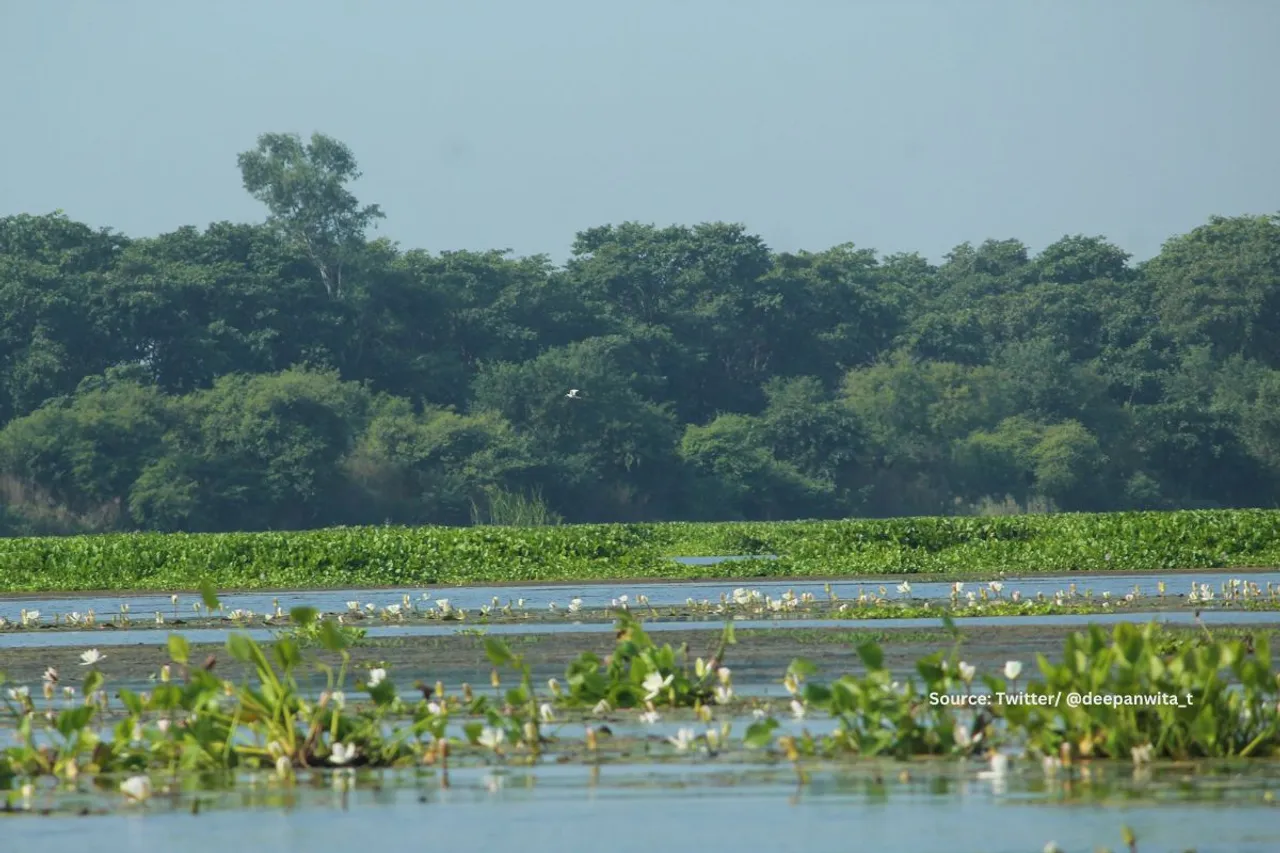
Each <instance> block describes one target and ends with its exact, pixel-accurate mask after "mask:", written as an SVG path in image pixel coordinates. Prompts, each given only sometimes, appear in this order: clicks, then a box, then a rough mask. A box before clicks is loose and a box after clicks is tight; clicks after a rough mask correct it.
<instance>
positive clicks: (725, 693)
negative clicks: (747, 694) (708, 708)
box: [716, 684, 733, 705]
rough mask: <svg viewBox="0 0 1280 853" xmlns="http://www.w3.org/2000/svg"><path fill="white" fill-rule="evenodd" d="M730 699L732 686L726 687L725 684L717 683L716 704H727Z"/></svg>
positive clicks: (731, 697)
mask: <svg viewBox="0 0 1280 853" xmlns="http://www.w3.org/2000/svg"><path fill="white" fill-rule="evenodd" d="M731 699H733V688H732V687H726V686H725V685H723V684H721V685H719V686H718V687H716V702H717V704H720V705H728V704H729V701H730V700H731Z"/></svg>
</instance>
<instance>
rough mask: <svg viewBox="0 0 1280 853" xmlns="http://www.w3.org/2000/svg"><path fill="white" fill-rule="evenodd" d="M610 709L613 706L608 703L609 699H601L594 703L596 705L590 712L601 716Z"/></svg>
mask: <svg viewBox="0 0 1280 853" xmlns="http://www.w3.org/2000/svg"><path fill="white" fill-rule="evenodd" d="M612 710H613V708H612V706H610V705H609V700H608V699H601V700H600V701H599V702H597V703H596V706H595V707H594V708H592V709H591V713H593V714H595V715H596V716H597V717H603V716H604V715H605V714H607V713H609V712H610V711H612Z"/></svg>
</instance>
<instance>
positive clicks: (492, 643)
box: [484, 637, 514, 666]
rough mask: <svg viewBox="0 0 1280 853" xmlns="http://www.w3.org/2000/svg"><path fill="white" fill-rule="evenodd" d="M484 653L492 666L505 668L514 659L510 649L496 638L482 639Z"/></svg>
mask: <svg viewBox="0 0 1280 853" xmlns="http://www.w3.org/2000/svg"><path fill="white" fill-rule="evenodd" d="M484 653H485V654H486V655H488V656H489V661H490V663H492V664H493V665H494V666H505V665H506V664H509V663H511V662H512V660H513V659H514V658H513V657H512V654H511V649H510V648H508V647H507V644H506V643H504V642H502V640H499V639H498V638H497V637H485V638H484Z"/></svg>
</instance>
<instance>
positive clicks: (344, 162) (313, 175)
mask: <svg viewBox="0 0 1280 853" xmlns="http://www.w3.org/2000/svg"><path fill="white" fill-rule="evenodd" d="M239 164H240V174H241V176H242V177H243V179H244V188H245V189H246V190H248V191H249V193H250V194H251V195H252V196H253V197H254V198H256V199H257V200H258V201H260V202H262V203H263V204H265V205H266V206H267V210H268V211H270V214H269V216H268V219H267V221H268V222H270V223H271V224H272V225H274V226H275V227H277V228H279V229H280V230H281V232H282V233H284V234H285V235H287V236H288V237H289V238H290V239H291V240H294V241H296V242H297V244H298V245H299V246H300V247H301V248H302V249H303V250H304V251H305V252H306V254H307V257H309V258H310V259H311V261H312V263H314V264H315V265H316V269H317V270H319V272H320V279H321V281H323V282H324V287H325V291H326V292H327V293H328V294H329V296H330V297H332V298H334V299H337V298H339V297H341V296H342V291H343V271H344V268H345V267H346V266H347V265H349V264H350V263H351V261H352V260H353V259H354V258H355V257H357V256H358V254H359V252H360V250H361V249H362V247H363V245H364V233H365V229H366V228H368V227H369V226H370V225H372V224H373V223H374V222H375V221H376V220H378V219H382V218H383V213H382V210H381V209H380V208H379V207H378V205H376V204H370V205H366V206H364V207H361V206H360V202H359V201H357V200H356V197H355V196H354V195H353V194H352V193H351V191H350V190H348V189H347V184H349V183H351V182H352V181H355V180H356V179H358V178H359V177H360V171H359V169H358V168H357V167H356V158H355V155H354V154H352V153H351V149H350V148H348V147H347V146H346V145H343V144H342V143H341V142H339V141H338V140H336V139H332V138H330V137H328V136H325V135H324V134H322V133H313V134H312V135H311V141H310V142H309V143H303V141H302V139H301V137H299V136H298V135H297V134H294V133H266V134H263V135H262V136H260V137H258V146H257V148H255V149H254V150H252V151H246V152H244V153H243V154H241V155H240V157H239Z"/></svg>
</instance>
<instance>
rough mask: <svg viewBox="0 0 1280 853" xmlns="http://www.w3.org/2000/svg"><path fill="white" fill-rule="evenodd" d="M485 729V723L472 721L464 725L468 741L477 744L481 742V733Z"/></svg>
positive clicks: (463, 731)
mask: <svg viewBox="0 0 1280 853" xmlns="http://www.w3.org/2000/svg"><path fill="white" fill-rule="evenodd" d="M483 731H484V723H480V722H470V723H467V724H466V725H464V726H463V727H462V733H463V734H464V735H466V738H467V742H468V743H470V744H471V745H472V746H475V745H476V744H478V743H479V742H480V733H481V732H483Z"/></svg>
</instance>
